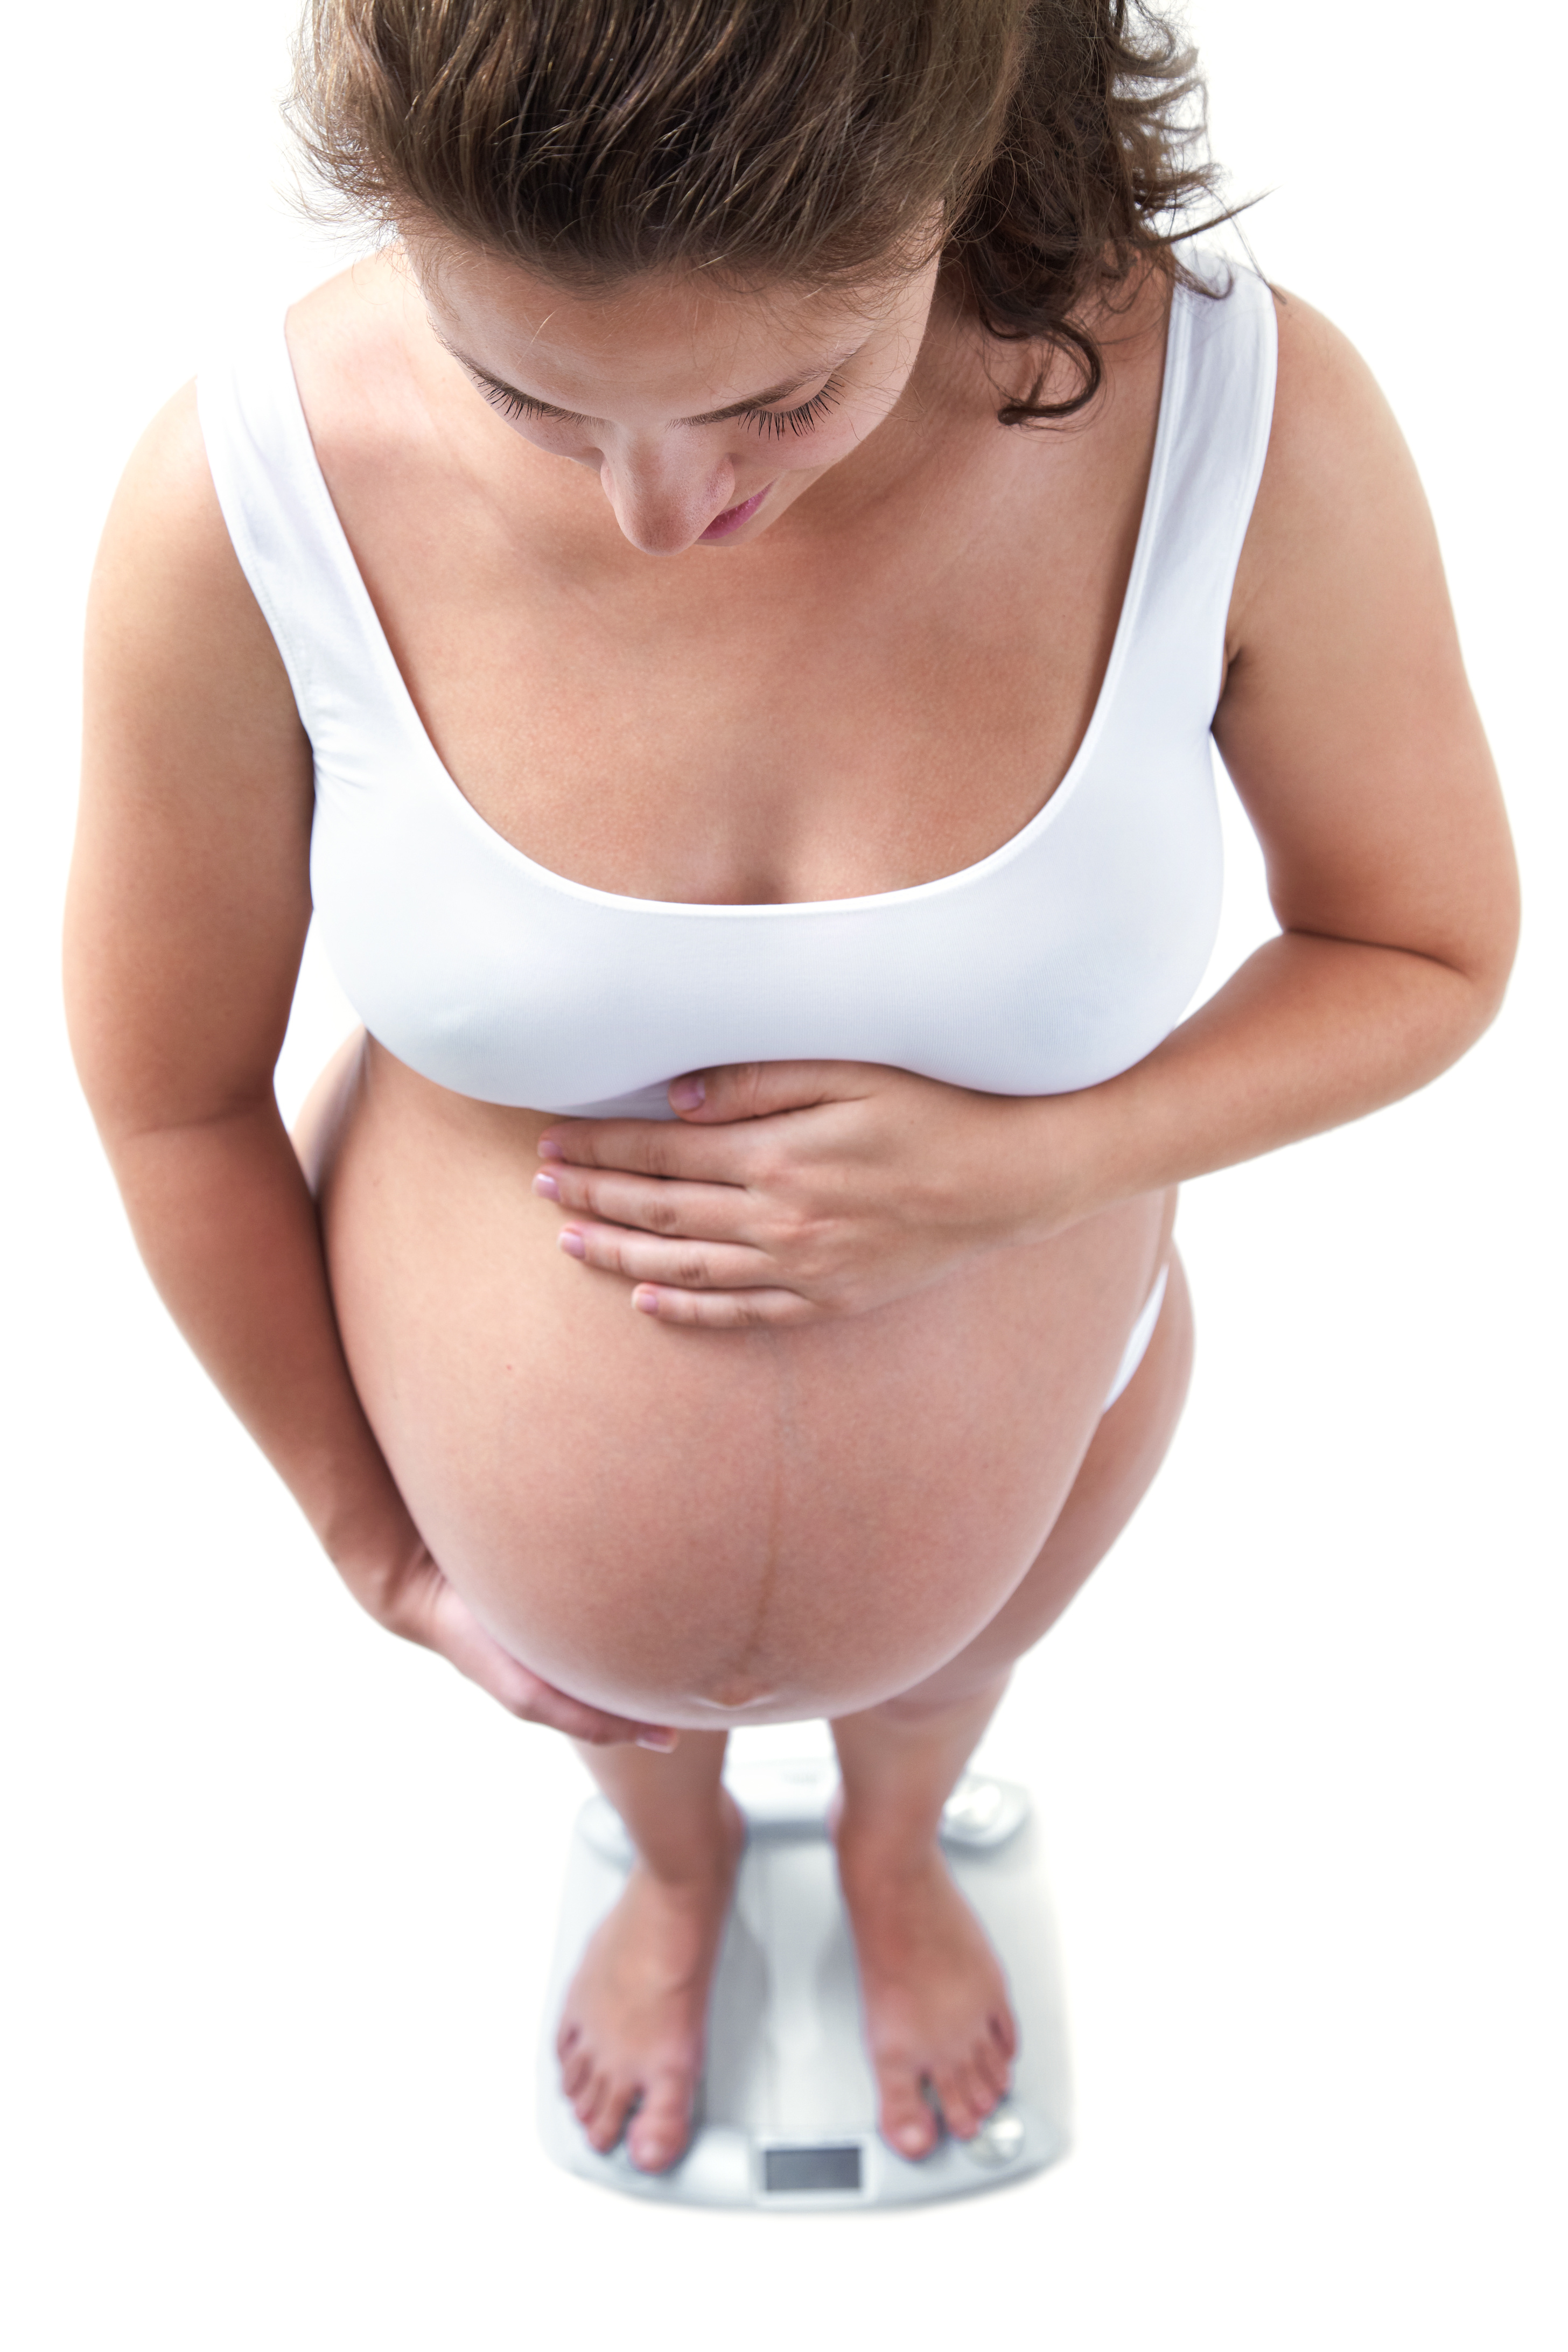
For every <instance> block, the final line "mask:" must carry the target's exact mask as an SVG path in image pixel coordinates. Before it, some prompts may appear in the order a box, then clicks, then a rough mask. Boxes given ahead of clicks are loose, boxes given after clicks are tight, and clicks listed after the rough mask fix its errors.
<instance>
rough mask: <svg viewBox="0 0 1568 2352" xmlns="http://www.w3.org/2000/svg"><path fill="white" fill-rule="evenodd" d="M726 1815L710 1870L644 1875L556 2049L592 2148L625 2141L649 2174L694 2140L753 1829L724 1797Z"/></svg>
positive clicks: (630, 1887) (588, 1958)
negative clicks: (731, 1918) (729, 1931)
mask: <svg viewBox="0 0 1568 2352" xmlns="http://www.w3.org/2000/svg"><path fill="white" fill-rule="evenodd" d="M719 1811H720V1836H719V1841H718V1842H717V1843H716V1844H715V1848H714V1851H713V1854H712V1866H711V1868H710V1869H708V1870H703V1871H700V1873H698V1874H694V1875H692V1876H689V1877H681V1878H679V1879H674V1878H669V1877H658V1876H656V1875H655V1874H654V1873H653V1872H652V1871H651V1870H650V1869H649V1868H648V1866H647V1864H646V1863H645V1862H642V1861H638V1862H637V1864H635V1865H634V1867H633V1870H632V1874H631V1876H630V1878H629V1879H628V1880H627V1882H626V1893H625V1894H624V1895H622V1896H621V1898H620V1900H619V1902H618V1903H617V1904H616V1906H615V1908H614V1910H613V1911H611V1912H610V1913H609V1914H608V1916H606V1917H605V1919H604V1920H603V1921H602V1922H601V1924H600V1926H599V1927H597V1928H596V1929H595V1934H594V1937H593V1939H592V1941H591V1942H590V1944H589V1946H588V1948H587V1950H586V1951H585V1952H584V1955H583V1964H582V1966H581V1968H580V1969H578V1971H577V1974H576V1976H575V1977H574V1979H573V1982H572V1987H571V1990H570V1991H569V1992H568V1993H567V1995H566V2000H565V2004H564V2006H563V2010H562V2012H561V2029H560V2032H558V2033H557V2035H556V2037H555V2048H556V2053H557V2055H558V2056H559V2058H560V2060H561V2082H562V2087H563V2090H564V2091H565V2093H566V2095H567V2097H568V2098H569V2099H570V2100H571V2102H572V2105H573V2106H574V2109H575V2110H576V2114H577V2119H578V2121H579V2122H580V2123H581V2125H582V2126H583V2129H584V2132H585V2133H586V2135H587V2137H588V2141H589V2145H590V2146H591V2147H595V2148H597V2149H598V2150H599V2151H600V2153H601V2154H602V2155H604V2154H607V2153H608V2152H609V2150H610V2149H611V2148H613V2147H615V2145H616V2141H617V2140H618V2139H619V2138H620V2137H621V2134H622V2132H623V2131H626V2152H627V2154H628V2155H629V2156H630V2158H631V2159H632V2162H633V2163H634V2164H635V2165H636V2166H637V2169H638V2170H639V2171H641V2172H664V2171H667V2170H668V2168H669V2166H670V2165H672V2164H674V2163H675V2162H676V2160H677V2158H679V2157H680V2156H681V2155H682V2154H683V2153H684V2152H685V2148H686V2143H687V2141H688V2139H689V2137H690V2132H691V2103H692V2099H693V2097H694V2096H695V2094H696V2090H697V2084H698V2080H699V2078H700V2074H701V2072H702V2053H703V2043H704V2037H705V2033H706V2028H707V2021H708V1995H709V1990H710V1987H711V1985H712V1981H713V1970H714V1968H715V1966H716V1964H717V1962H718V1958H719V1947H720V1944H721V1940H722V1938H723V1933H724V1922H725V1919H726V1917H727V1916H728V1914H729V1909H730V1897H731V1894H732V1892H733V1891H734V1885H735V1873H736V1871H737V1870H738V1868H739V1866H740V1861H741V1853H742V1847H743V1846H744V1844H745V1843H746V1825H745V1821H744V1817H743V1816H742V1812H741V1810H740V1808H739V1806H738V1805H736V1804H735V1803H734V1801H733V1800H732V1799H731V1797H730V1796H729V1794H728V1792H727V1791H725V1790H721V1791H720V1800H719ZM634 2106H635V2108H636V2112H635V2114H632V2110H633V2108H634ZM628 2114H631V2116H632V2120H631V2125H630V2128H629V2129H627V2126H626V2118H627V2116H628Z"/></svg>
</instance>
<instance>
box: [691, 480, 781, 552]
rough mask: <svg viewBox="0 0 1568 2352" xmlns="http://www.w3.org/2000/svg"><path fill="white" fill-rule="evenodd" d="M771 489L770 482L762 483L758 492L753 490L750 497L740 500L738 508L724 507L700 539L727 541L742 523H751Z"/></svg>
mask: <svg viewBox="0 0 1568 2352" xmlns="http://www.w3.org/2000/svg"><path fill="white" fill-rule="evenodd" d="M772 488H773V484H772V483H771V482H764V483H763V487H762V488H761V489H760V490H753V491H752V495H751V497H750V498H749V499H742V501H741V504H740V505H739V506H738V507H726V508H725V509H724V511H723V513H722V514H717V515H715V516H714V518H713V520H712V521H711V522H710V524H709V526H708V528H707V530H705V531H703V533H702V534H701V536H702V538H703V539H728V538H729V536H730V533H731V531H732V530H740V528H741V525H742V523H743V522H750V521H751V520H752V516H753V515H754V514H755V513H756V511H757V509H758V508H759V507H760V506H761V505H762V503H763V499H765V498H766V497H767V494H768V492H769V491H770V490H771V489H772Z"/></svg>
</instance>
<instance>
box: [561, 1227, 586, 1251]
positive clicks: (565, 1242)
mask: <svg viewBox="0 0 1568 2352" xmlns="http://www.w3.org/2000/svg"><path fill="white" fill-rule="evenodd" d="M561 1246H562V1248H563V1250H564V1251H565V1253H566V1255H567V1256H568V1257H586V1256H587V1255H588V1244H587V1243H586V1242H585V1241H584V1239H583V1236H582V1234H580V1233H576V1232H574V1229H573V1227H572V1226H570V1225H568V1226H567V1227H566V1229H565V1231H564V1232H563V1234H562V1236H561Z"/></svg>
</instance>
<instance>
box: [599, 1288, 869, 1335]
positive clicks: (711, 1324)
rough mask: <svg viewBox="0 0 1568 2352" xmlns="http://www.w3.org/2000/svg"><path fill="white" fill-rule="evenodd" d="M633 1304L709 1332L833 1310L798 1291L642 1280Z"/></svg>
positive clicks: (794, 1319)
mask: <svg viewBox="0 0 1568 2352" xmlns="http://www.w3.org/2000/svg"><path fill="white" fill-rule="evenodd" d="M632 1305H633V1306H634V1307H637V1308H638V1309H639V1311H640V1312H641V1313H642V1314H644V1315H651V1316H653V1317H655V1318H657V1319H658V1321H659V1322H660V1323H684V1324H689V1325H693V1326H700V1328H702V1329H703V1330H705V1331H742V1330H746V1329H752V1328H756V1327H757V1326H758V1325H761V1324H768V1323H771V1324H775V1325H776V1324H781V1323H810V1322H813V1321H815V1320H816V1319H817V1318H820V1317H821V1316H823V1315H825V1314H826V1313H828V1312H829V1311H830V1310H829V1309H828V1308H826V1307H818V1306H816V1305H814V1304H813V1302H812V1301H811V1300H810V1299H809V1298H803V1297H801V1296H800V1293H799V1292H798V1291H795V1290H763V1289H758V1290H671V1289H667V1288H664V1287H662V1286H657V1285H655V1284H653V1283H648V1282H639V1283H638V1285H637V1288H636V1289H635V1290H634V1291H633V1293H632Z"/></svg>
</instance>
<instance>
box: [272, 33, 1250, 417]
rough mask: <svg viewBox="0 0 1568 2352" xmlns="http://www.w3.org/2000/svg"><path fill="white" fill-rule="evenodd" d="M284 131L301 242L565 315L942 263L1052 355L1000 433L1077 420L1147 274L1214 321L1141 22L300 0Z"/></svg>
mask: <svg viewBox="0 0 1568 2352" xmlns="http://www.w3.org/2000/svg"><path fill="white" fill-rule="evenodd" d="M289 118H290V121H291V122H292V125H293V127H294V130H295V132H296V135H297V137H298V138H299V140H300V144H301V146H302V148H303V150H304V153H305V156H306V158H307V161H308V163H309V164H310V168H311V171H312V173H313V175H314V178H315V181H316V184H317V189H318V195H317V198H316V201H315V207H314V208H315V209H316V210H317V212H318V213H319V214H320V213H321V212H327V211H331V212H335V213H337V214H338V215H340V216H341V215H342V214H343V213H347V214H349V215H353V216H354V217H357V218H361V219H369V220H371V221H372V222H374V223H376V224H378V225H379V226H384V227H386V228H393V229H415V230H417V229H419V228H425V229H426V230H428V229H429V228H431V227H434V228H437V229H438V230H443V231H445V232H447V234H448V235H450V236H454V237H456V238H457V239H458V240H459V241H462V242H467V243H469V244H472V245H475V246H478V247H481V248H482V249H484V250H486V251H489V252H492V253H498V254H501V255H506V256H510V257H513V258H515V259H517V260H519V261H521V262H523V263H524V264H526V265H527V266H529V267H530V268H533V269H535V270H538V271H540V272H541V273H542V274H544V275H546V276H551V277H554V278H558V279H560V280H562V281H563V283H566V284H570V285H574V286H578V287H581V288H590V289H592V288H609V287H613V286H614V285H616V283H618V282H622V281H624V280H625V279H626V278H631V277H634V276H637V275H638V274H640V273H644V272H647V271H651V270H658V271H679V270H681V269H711V270H714V271H716V272H718V273H719V274H721V276H722V277H723V278H726V279H727V280H729V281H731V282H733V283H736V284H741V285H767V284H769V283H773V284H777V283H780V282H790V281H794V282H797V283H802V282H804V283H808V284H818V285H828V284H832V283H835V282H840V283H849V282H854V281H857V280H858V281H860V282H865V281H867V280H868V279H870V278H875V277H876V276H877V275H878V274H879V273H880V272H882V271H885V270H887V269H889V268H896V267H900V266H902V267H910V266H914V265H915V264H916V263H918V262H919V261H921V260H925V259H929V258H930V257H931V254H932V252H933V250H934V249H936V248H937V247H940V251H941V254H942V265H943V268H944V271H945V272H946V274H947V277H948V279H949V282H950V283H951V284H952V285H953V286H954V288H955V289H957V290H958V291H959V292H960V294H961V295H962V297H963V300H964V301H965V303H966V304H967V306H968V308H969V309H970V310H971V311H972V312H973V315H974V316H975V317H976V318H977V319H978V320H979V321H980V323H981V324H982V326H983V327H984V329H985V331H987V332H988V333H989V334H990V335H991V336H992V337H994V338H995V339H996V340H997V341H1002V342H1007V343H1016V344H1020V345H1024V344H1033V345H1036V346H1037V347H1038V346H1043V347H1044V349H1043V353H1042V352H1040V351H1039V350H1037V352H1036V354H1035V360H1034V375H1033V381H1032V383H1031V384H1030V387H1029V390H1028V391H1027V393H1026V394H1025V395H1024V396H1023V397H1022V398H1019V399H1015V400H1010V401H1008V402H1007V403H1006V404H1005V406H1004V407H1003V408H1002V409H1001V410H1000V411H999V416H1000V420H1001V422H1002V423H1003V424H1005V425H1026V424H1036V423H1040V422H1044V421H1047V420H1050V419H1056V418H1060V417H1065V416H1070V415H1075V414H1076V413H1077V412H1078V411H1079V410H1080V409H1081V408H1083V407H1084V406H1085V405H1086V404H1087V403H1088V402H1089V401H1090V400H1092V399H1093V397H1094V394H1096V392H1097V391H1098V390H1099V389H1100V383H1101V382H1102V380H1103V373H1104V367H1103V361H1102V357H1101V352H1100V344H1099V342H1098V341H1097V340H1096V337H1095V335H1094V333H1093V331H1092V330H1091V329H1090V328H1089V326H1088V325H1086V324H1085V323H1084V320H1083V318H1082V315H1081V313H1082V311H1083V310H1084V308H1085V306H1086V304H1088V303H1089V301H1090V300H1092V299H1096V298H1098V299H1099V300H1100V302H1101V303H1105V302H1110V303H1112V304H1114V301H1115V299H1116V294H1117V289H1121V288H1125V287H1126V286H1127V285H1128V283H1129V282H1130V281H1131V280H1132V279H1133V278H1134V277H1135V275H1136V273H1137V272H1138V270H1139V268H1140V265H1141V264H1147V263H1149V262H1152V263H1153V264H1154V265H1155V266H1157V267H1160V268H1163V269H1165V270H1166V271H1167V272H1168V273H1169V274H1171V275H1172V276H1173V277H1176V278H1182V279H1183V280H1184V282H1185V283H1187V284H1188V285H1192V286H1195V287H1196V288H1197V289H1198V290H1200V291H1204V292H1206V291H1208V290H1209V289H1207V288H1206V287H1205V286H1204V285H1203V283H1202V281H1201V280H1198V279H1196V278H1194V277H1193V276H1192V275H1191V274H1190V273H1188V272H1187V271H1186V270H1185V269H1184V268H1183V265H1182V263H1181V260H1180V257H1179V254H1178V253H1177V251H1176V248H1177V247H1179V245H1180V243H1181V242H1182V240H1183V238H1184V237H1185V236H1191V235H1193V234H1194V223H1193V219H1192V215H1193V211H1194V205H1195V204H1196V203H1197V201H1198V200H1199V199H1201V198H1208V199H1210V200H1211V210H1210V212H1209V215H1208V219H1207V220H1206V221H1205V223H1203V224H1202V226H1209V225H1210V224H1212V222H1214V221H1215V220H1218V219H1224V218H1228V217H1230V215H1229V213H1228V212H1224V211H1218V210H1215V209H1213V208H1212V200H1213V199H1214V196H1215V183H1216V174H1215V166H1214V165H1213V163H1211V162H1210V161H1209V159H1208V155H1207V150H1206V139H1205V130H1206V124H1205V93H1204V85H1203V81H1202V78H1201V76H1200V73H1199V70H1198V66H1197V59H1196V57H1195V54H1194V50H1193V48H1192V47H1191V46H1190V45H1189V44H1188V43H1187V41H1186V40H1185V38H1184V36H1183V34H1182V32H1181V30H1180V27H1179V25H1178V24H1177V23H1176V22H1175V21H1174V20H1173V17H1172V16H1170V15H1167V14H1162V13H1161V11H1160V10H1159V9H1158V8H1157V7H1156V6H1155V5H1151V0H310V5H309V6H308V8H307V12H306V16H305V21H304V24H303V26H302V27H301V30H300V38H299V41H298V44H297V47H296V54H295V79H294V89H293V95H292V97H291V99H290V100H289ZM933 222H937V223H940V229H936V230H933V228H932V226H931V225H932V224H933ZM1058 353H1061V354H1065V355H1066V356H1067V357H1068V359H1069V361H1070V362H1072V363H1073V365H1074V368H1075V370H1076V373H1077V376H1078V379H1079V381H1078V383H1077V386H1076V389H1074V390H1073V391H1072V392H1071V393H1070V394H1068V396H1067V397H1066V398H1064V399H1060V400H1055V401H1049V402H1047V401H1045V400H1044V399H1043V398H1042V397H1041V394H1042V393H1043V390H1044V388H1045V385H1046V383H1047V378H1048V376H1049V374H1050V372H1051V361H1052V358H1053V356H1054V355H1056V354H1058Z"/></svg>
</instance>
